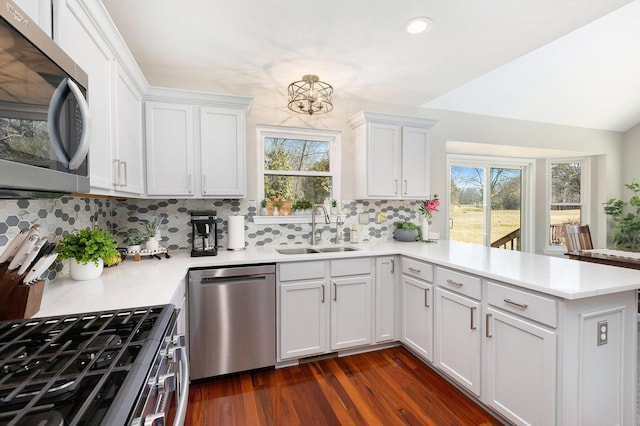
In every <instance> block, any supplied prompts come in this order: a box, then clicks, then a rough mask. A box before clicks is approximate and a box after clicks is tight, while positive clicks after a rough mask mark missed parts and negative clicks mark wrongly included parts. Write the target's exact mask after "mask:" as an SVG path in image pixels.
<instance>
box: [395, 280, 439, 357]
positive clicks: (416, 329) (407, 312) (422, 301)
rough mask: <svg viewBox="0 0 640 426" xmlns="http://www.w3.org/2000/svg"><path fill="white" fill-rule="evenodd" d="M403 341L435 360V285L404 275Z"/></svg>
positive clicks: (419, 353) (402, 281)
mask: <svg viewBox="0 0 640 426" xmlns="http://www.w3.org/2000/svg"><path fill="white" fill-rule="evenodd" d="M401 287H402V339H401V341H402V343H403V344H405V345H406V346H407V347H409V348H410V349H412V350H413V351H414V352H416V353H417V354H418V355H421V356H422V357H423V358H424V359H426V360H428V361H432V360H433V285H431V284H428V283H426V282H424V281H420V280H417V279H415V278H411V277H408V276H406V275H403V276H402V278H401Z"/></svg>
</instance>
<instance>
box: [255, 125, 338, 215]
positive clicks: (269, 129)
mask: <svg viewBox="0 0 640 426" xmlns="http://www.w3.org/2000/svg"><path fill="white" fill-rule="evenodd" d="M341 135H342V133H341V132H340V131H337V130H324V129H311V128H299V127H285V126H269V125H257V126H256V139H257V155H256V157H257V164H256V175H257V187H256V194H258V195H257V197H258V200H257V201H258V205H259V204H260V201H262V200H263V199H264V176H265V168H264V160H265V153H264V148H265V144H264V140H265V138H284V139H294V140H295V139H299V140H314V141H323V142H329V170H330V171H329V172H309V171H299V172H298V171H296V172H285V173H278V174H279V175H280V174H282V175H295V176H330V177H331V179H332V183H333V184H332V198H334V199H336V200H338V202H340V200H341V194H340V188H341V183H340V182H341V161H340V152H341ZM258 208H259V207H258ZM258 213H259V211H258ZM256 218H258V221H259V222H261V223H307V222H311V215H304V216H260V215H256V216H255V218H254V220H255V219H256Z"/></svg>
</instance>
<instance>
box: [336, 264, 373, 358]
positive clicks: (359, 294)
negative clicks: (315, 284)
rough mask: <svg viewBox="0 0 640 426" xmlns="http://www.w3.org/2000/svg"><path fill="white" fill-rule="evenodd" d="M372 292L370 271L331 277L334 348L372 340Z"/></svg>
mask: <svg viewBox="0 0 640 426" xmlns="http://www.w3.org/2000/svg"><path fill="white" fill-rule="evenodd" d="M367 260H368V259H367ZM371 294H372V282H371V275H362V276H356V277H341V278H332V298H331V350H334V351H335V350H340V349H345V348H351V347H354V346H362V345H368V344H370V343H371V341H372V339H371V311H372V309H371Z"/></svg>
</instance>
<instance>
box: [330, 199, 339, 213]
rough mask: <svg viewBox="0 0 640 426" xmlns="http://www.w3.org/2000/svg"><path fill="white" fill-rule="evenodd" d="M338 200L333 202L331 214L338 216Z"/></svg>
mask: <svg viewBox="0 0 640 426" xmlns="http://www.w3.org/2000/svg"><path fill="white" fill-rule="evenodd" d="M338 213H340V212H339V211H338V200H336V199H335V198H334V199H332V200H331V214H338Z"/></svg>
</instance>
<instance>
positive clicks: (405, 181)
mask: <svg viewBox="0 0 640 426" xmlns="http://www.w3.org/2000/svg"><path fill="white" fill-rule="evenodd" d="M408 189H409V184H408V183H407V180H406V179H405V180H404V195H407V191H408Z"/></svg>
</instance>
